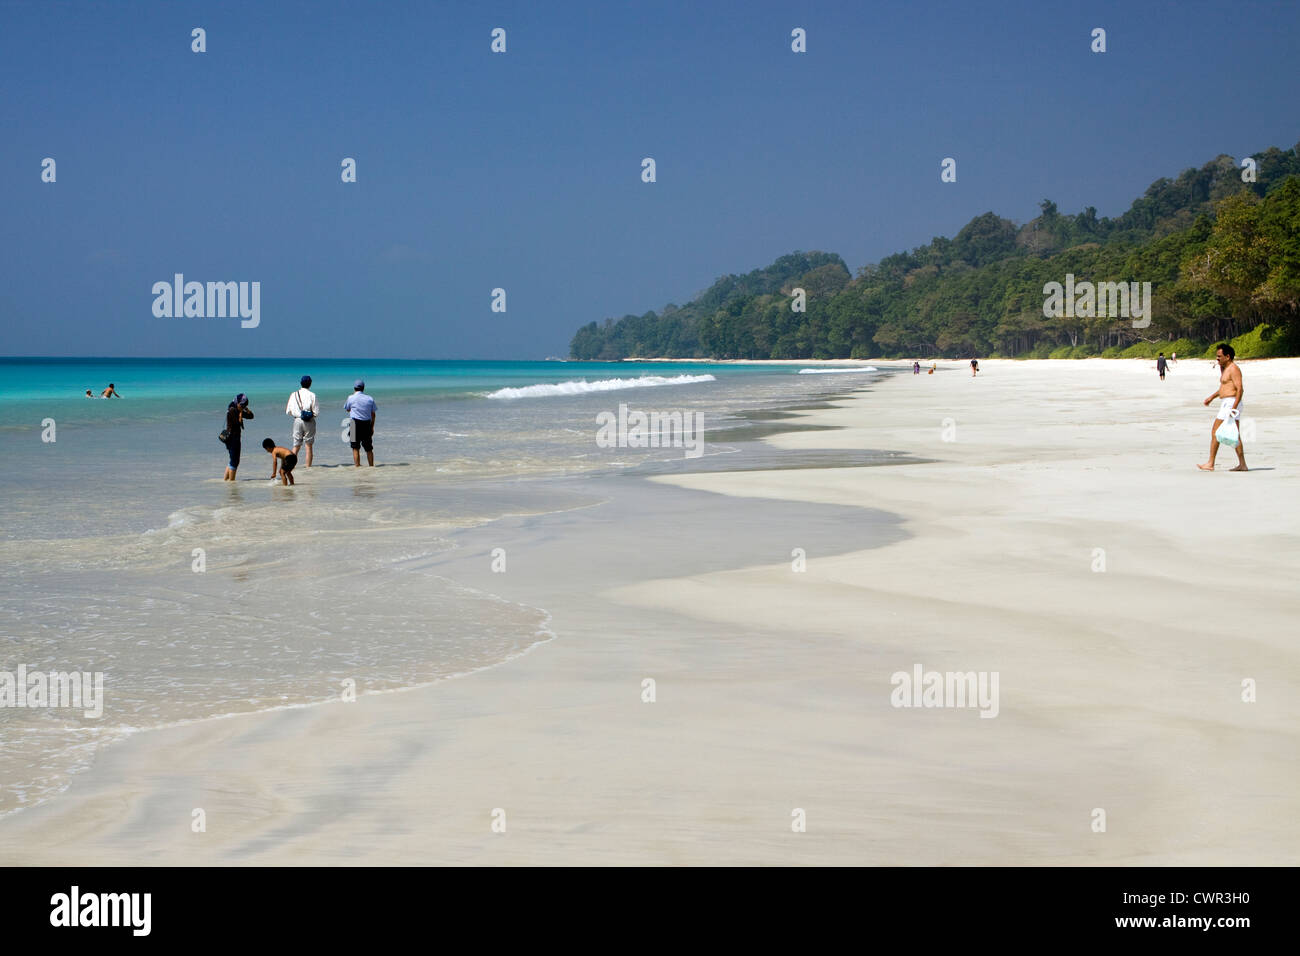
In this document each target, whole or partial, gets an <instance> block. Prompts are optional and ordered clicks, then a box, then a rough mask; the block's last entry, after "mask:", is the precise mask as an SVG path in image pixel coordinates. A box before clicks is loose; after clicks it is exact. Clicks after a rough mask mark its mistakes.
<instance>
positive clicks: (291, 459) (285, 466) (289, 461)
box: [280, 452, 298, 475]
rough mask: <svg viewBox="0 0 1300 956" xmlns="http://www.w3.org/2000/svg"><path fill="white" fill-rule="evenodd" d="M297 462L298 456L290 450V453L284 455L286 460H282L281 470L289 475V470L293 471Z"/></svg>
mask: <svg viewBox="0 0 1300 956" xmlns="http://www.w3.org/2000/svg"><path fill="white" fill-rule="evenodd" d="M297 464H298V456H297V455H295V454H294V453H293V452H289V454H287V455H285V456H284V460H283V461H281V462H280V470H281V471H282V472H284V473H285V474H286V475H287V474H288V473H289V472H291V471H293V469H294V468H295V467H296V466H297Z"/></svg>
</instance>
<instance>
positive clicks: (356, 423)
mask: <svg viewBox="0 0 1300 956" xmlns="http://www.w3.org/2000/svg"><path fill="white" fill-rule="evenodd" d="M350 428H351V429H352V432H351V436H350V437H351V439H352V440H351V441H350V442H348V444H350V445H351V446H352V450H353V451H356V450H357V449H358V448H364V449H365V450H366V451H374V450H375V443H374V438H375V423H374V420H373V419H372V420H370V421H364V422H363V421H361V420H360V419H358V418H354V419H352V423H351V425H350Z"/></svg>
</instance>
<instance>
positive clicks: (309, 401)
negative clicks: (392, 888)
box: [284, 375, 320, 468]
mask: <svg viewBox="0 0 1300 956" xmlns="http://www.w3.org/2000/svg"><path fill="white" fill-rule="evenodd" d="M298 384H299V385H301V386H302V387H301V388H299V389H298V391H296V392H294V393H293V394H292V395H290V396H289V404H288V405H286V406H285V409H284V413H285V414H286V415H292V416H293V453H294V454H295V455H297V454H298V450H299V449H300V448H302V446H303V445H306V446H307V467H308V468H310V467H311V446H312V445H313V444H315V443H316V419H317V417H318V416H319V415H320V405H318V404H317V403H316V393H315V392H313V391H312V390H311V376H310V375H304V376H303V377H302V378H301V379H299V380H298Z"/></svg>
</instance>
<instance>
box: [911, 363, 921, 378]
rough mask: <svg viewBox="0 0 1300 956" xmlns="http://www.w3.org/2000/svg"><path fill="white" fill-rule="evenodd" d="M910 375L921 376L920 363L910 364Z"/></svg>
mask: <svg viewBox="0 0 1300 956" xmlns="http://www.w3.org/2000/svg"><path fill="white" fill-rule="evenodd" d="M912 374H913V375H920V374H921V363H920V362H913V363H912Z"/></svg>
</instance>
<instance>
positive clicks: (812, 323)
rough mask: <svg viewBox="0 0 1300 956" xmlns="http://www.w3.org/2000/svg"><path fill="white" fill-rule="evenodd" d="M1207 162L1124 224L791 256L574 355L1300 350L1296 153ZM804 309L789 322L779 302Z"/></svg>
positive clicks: (1048, 211) (585, 331) (581, 339)
mask: <svg viewBox="0 0 1300 956" xmlns="http://www.w3.org/2000/svg"><path fill="white" fill-rule="evenodd" d="M1251 158H1252V159H1253V160H1254V163H1255V170H1254V174H1253V176H1251V175H1250V174H1249V172H1247V174H1246V176H1245V178H1246V180H1252V179H1253V181H1243V168H1242V167H1241V166H1239V165H1238V164H1237V162H1236V161H1235V160H1234V159H1233V158H1232V157H1230V156H1219V157H1217V158H1215V159H1214V160H1211V161H1210V162H1208V163H1206V164H1205V165H1204V166H1202V167H1200V168H1199V169H1189V170H1186V171H1185V172H1183V173H1182V174H1181V175H1180V176H1179V177H1178V178H1177V179H1159V180H1157V181H1156V182H1154V183H1152V184H1151V186H1150V187H1149V188H1148V189H1147V191H1146V193H1145V194H1144V195H1143V196H1142V197H1140V198H1139V199H1137V200H1136V201H1135V202H1134V203H1133V204H1132V206H1130V208H1129V209H1128V211H1126V212H1125V213H1124V214H1123V215H1121V216H1119V217H1117V218H1115V219H1110V218H1105V217H1100V218H1099V217H1098V216H1097V210H1096V209H1095V208H1092V207H1089V208H1087V209H1085V210H1083V211H1082V212H1080V213H1078V214H1075V215H1067V214H1062V213H1061V212H1060V211H1059V210H1058V209H1057V206H1056V204H1055V203H1053V202H1052V201H1050V200H1044V201H1043V202H1042V203H1041V204H1040V207H1039V208H1040V211H1041V214H1040V215H1039V216H1038V217H1036V218H1035V219H1033V220H1032V221H1030V222H1028V223H1026V224H1024V225H1022V226H1018V225H1016V224H1015V223H1014V222H1012V221H1010V220H1007V219H1003V218H1001V217H1000V216H997V215H995V214H994V213H992V212H988V213H984V214H983V215H980V216H976V217H975V218H974V219H972V220H971V221H970V222H968V223H967V224H966V225H965V226H964V227H962V229H961V230H960V231H959V232H958V233H957V235H956V236H954V237H953V238H951V239H949V238H945V237H936V238H935V239H933V240H932V241H931V242H930V243H928V244H927V245H924V246H921V247H919V248H917V249H913V250H912V251H910V252H900V253H897V254H895V255H892V256H888V257H887V258H885V259H882V260H881V261H880V262H878V263H873V264H871V265H868V266H865V267H863V268H862V269H860V270H859V271H858V273H857V275H856V276H854V275H852V274H850V272H849V269H848V267H847V266H846V265H845V263H844V260H843V259H841V258H840V257H839V256H838V255H836V254H834V253H827V252H794V253H791V254H790V255H786V256H782V257H781V258H780V259H777V260H776V262H774V263H772V264H771V265H770V266H767V267H766V268H764V269H756V270H754V271H753V272H750V273H747V274H745V275H727V276H723V277H722V278H720V279H718V280H717V281H716V282H715V283H713V285H711V286H710V287H709V288H708V289H706V290H705V291H704V292H703V293H701V294H700V295H698V296H697V297H696V298H694V299H692V300H691V301H690V302H688V303H686V304H685V305H683V306H677V305H674V304H669V305H666V306H664V308H663V309H661V310H659V311H658V312H653V311H652V312H647V313H646V314H645V315H640V316H636V315H626V316H624V317H623V318H621V319H618V320H614V319H612V318H608V319H605V321H604V322H603V323H599V324H598V323H596V322H591V323H588V324H587V325H585V326H583V327H582V328H580V329H579V330H578V331H577V333H576V334H575V335H574V337H573V340H572V343H571V345H570V355H571V356H572V357H573V358H576V359H599V360H606V361H609V360H616V359H623V358H628V357H631V356H635V357H670V358H717V359H734V358H747V359H767V358H772V359H829V358H872V357H884V358H897V357H911V356H936V357H950V358H956V357H967V356H987V357H998V356H1001V357H1013V356H1015V357H1035V358H1047V357H1053V358H1083V357H1086V356H1089V355H1098V354H1101V355H1108V356H1111V355H1138V354H1154V350H1155V349H1156V348H1163V349H1164V350H1165V351H1170V350H1172V351H1182V352H1185V353H1188V354H1191V353H1194V352H1196V351H1197V350H1201V349H1204V348H1206V347H1207V346H1208V345H1210V344H1211V343H1213V342H1216V341H1219V340H1223V339H1240V340H1241V346H1240V347H1239V351H1240V350H1241V349H1242V348H1245V349H1246V352H1245V353H1244V357H1251V356H1252V354H1255V355H1272V354H1300V144H1297V146H1296V147H1293V148H1292V149H1289V150H1281V149H1277V148H1270V149H1268V150H1266V151H1264V152H1262V153H1258V154H1256V155H1255V156H1253V157H1251ZM1067 274H1071V275H1074V276H1075V277H1076V278H1077V279H1079V280H1081V281H1082V280H1088V281H1091V282H1094V283H1100V282H1150V283H1152V292H1153V294H1152V320H1151V324H1150V325H1149V326H1147V327H1145V328H1134V327H1133V323H1132V322H1131V321H1130V320H1129V319H1126V318H1110V317H1094V318H1047V317H1045V316H1044V314H1043V303H1044V293H1043V287H1044V285H1045V284H1047V283H1049V282H1062V281H1063V280H1064V277H1065V276H1066V275H1067ZM797 289H802V290H804V303H803V304H804V311H795V310H794V309H793V308H792V303H794V302H795V300H796V294H795V290H797Z"/></svg>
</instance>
